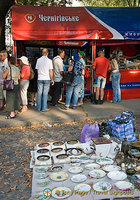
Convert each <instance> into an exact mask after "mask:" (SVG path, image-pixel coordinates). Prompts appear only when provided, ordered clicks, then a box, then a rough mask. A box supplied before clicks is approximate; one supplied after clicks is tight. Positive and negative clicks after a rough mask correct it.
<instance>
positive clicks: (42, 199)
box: [31, 192, 50, 200]
mask: <svg viewBox="0 0 140 200" xmlns="http://www.w3.org/2000/svg"><path fill="white" fill-rule="evenodd" d="M49 198H50V197H45V196H44V194H43V192H39V193H38V194H36V195H34V197H32V198H31V199H32V200H49Z"/></svg>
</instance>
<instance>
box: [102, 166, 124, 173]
mask: <svg viewBox="0 0 140 200" xmlns="http://www.w3.org/2000/svg"><path fill="white" fill-rule="evenodd" d="M102 169H103V170H105V171H107V172H111V171H119V170H121V168H120V167H119V166H117V165H105V166H104V167H102Z"/></svg>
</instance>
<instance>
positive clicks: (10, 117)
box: [5, 115, 16, 119]
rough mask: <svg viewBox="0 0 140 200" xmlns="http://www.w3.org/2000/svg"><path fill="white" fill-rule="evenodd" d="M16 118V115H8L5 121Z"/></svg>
mask: <svg viewBox="0 0 140 200" xmlns="http://www.w3.org/2000/svg"><path fill="white" fill-rule="evenodd" d="M15 117H16V115H15V116H13V117H12V116H11V115H8V116H7V117H6V118H5V119H14V118H15Z"/></svg>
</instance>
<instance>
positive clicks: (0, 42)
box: [0, 0, 71, 50]
mask: <svg viewBox="0 0 140 200" xmlns="http://www.w3.org/2000/svg"><path fill="white" fill-rule="evenodd" d="M14 4H17V5H33V6H35V5H36V6H66V5H68V4H71V0H0V50H3V49H5V17H6V14H7V12H8V10H9V9H10V7H11V6H12V5H14ZM8 20H10V12H9V19H8Z"/></svg>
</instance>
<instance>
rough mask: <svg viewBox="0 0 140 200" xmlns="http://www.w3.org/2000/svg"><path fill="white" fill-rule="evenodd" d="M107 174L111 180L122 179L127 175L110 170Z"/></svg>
mask: <svg viewBox="0 0 140 200" xmlns="http://www.w3.org/2000/svg"><path fill="white" fill-rule="evenodd" d="M107 176H108V177H109V178H110V179H112V180H113V181H122V180H124V179H126V178H127V175H126V174H125V173H124V172H122V171H112V172H109V173H108V174H107Z"/></svg>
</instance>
